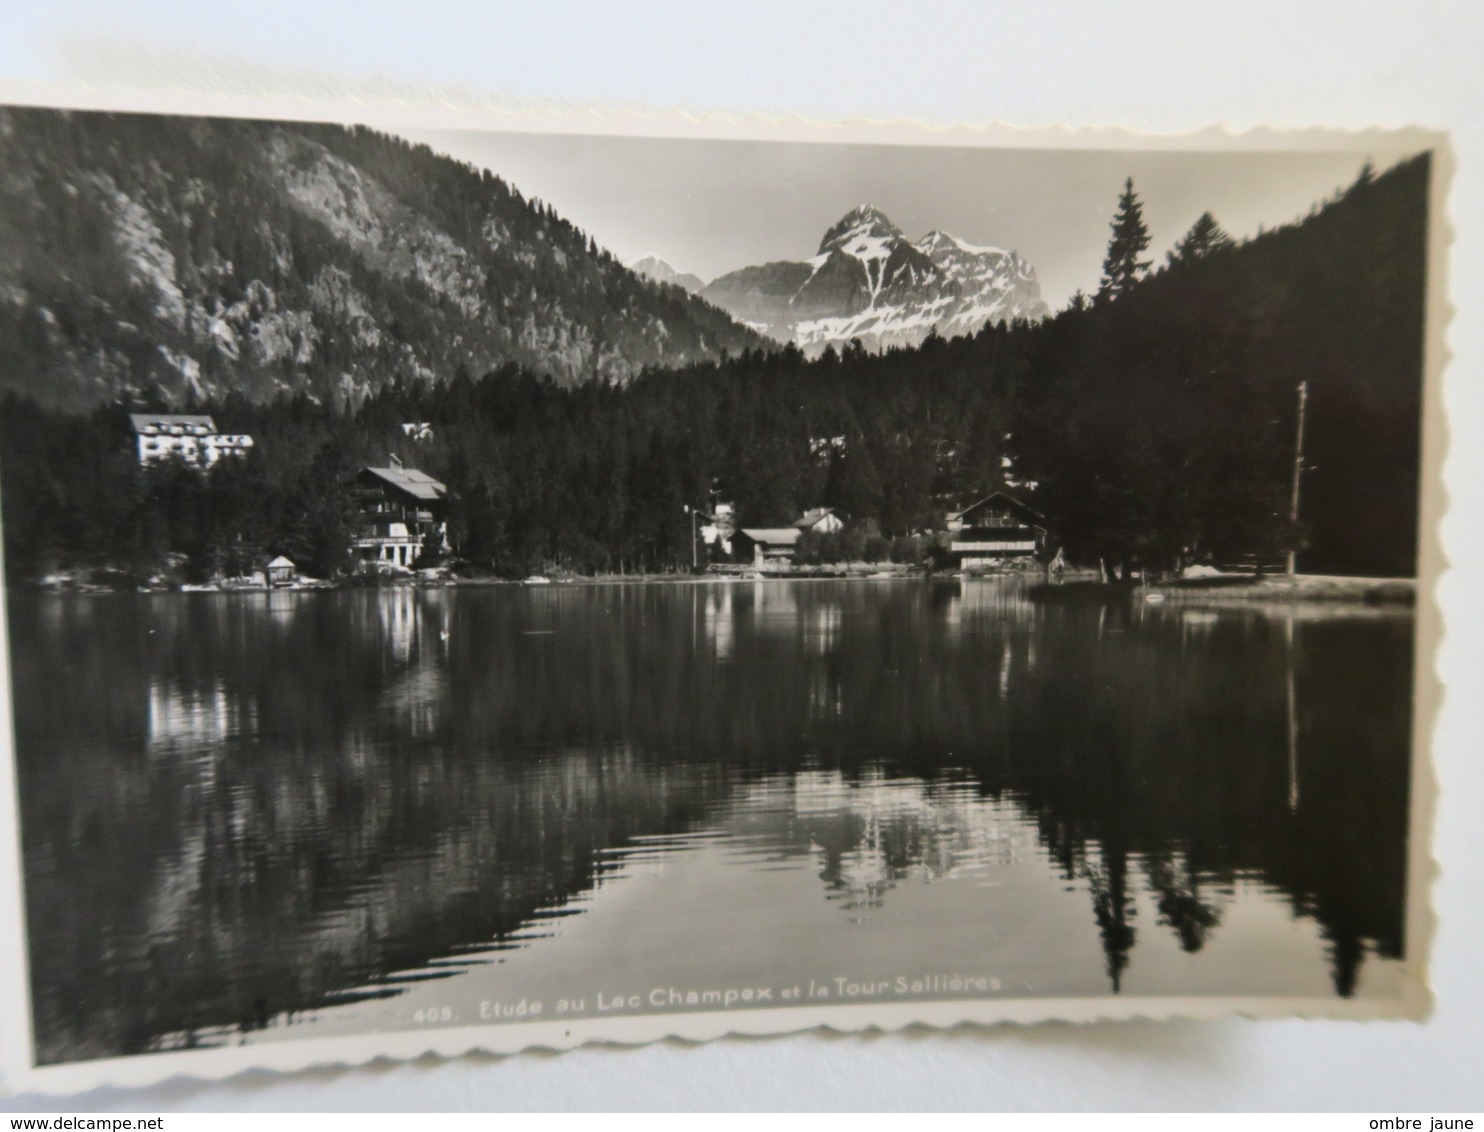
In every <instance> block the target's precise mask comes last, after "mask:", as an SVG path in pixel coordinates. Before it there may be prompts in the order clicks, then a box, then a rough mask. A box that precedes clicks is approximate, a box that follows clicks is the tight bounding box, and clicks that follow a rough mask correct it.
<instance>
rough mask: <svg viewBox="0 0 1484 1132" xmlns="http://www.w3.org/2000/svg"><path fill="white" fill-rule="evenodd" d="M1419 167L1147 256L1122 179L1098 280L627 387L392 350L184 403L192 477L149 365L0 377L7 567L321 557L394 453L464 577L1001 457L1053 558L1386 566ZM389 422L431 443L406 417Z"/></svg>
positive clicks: (974, 473)
mask: <svg viewBox="0 0 1484 1132" xmlns="http://www.w3.org/2000/svg"><path fill="white" fill-rule="evenodd" d="M352 142H354V144H364V145H368V146H371V145H380V144H384V143H381V142H376V141H374V139H366V140H362V141H356V140H355V139H353V138H352V139H350V140H348V141H346V142H345V143H344V144H352ZM1429 175H1430V162H1429V158H1428V157H1427V156H1426V155H1422V156H1419V157H1416V158H1414V159H1412V160H1410V161H1407V162H1405V163H1403V164H1401V165H1399V166H1397V167H1395V168H1393V169H1391V170H1388V171H1386V172H1385V173H1382V174H1380V175H1376V174H1374V173H1373V172H1372V171H1371V170H1370V169H1369V168H1367V169H1366V170H1364V171H1362V173H1361V175H1360V177H1359V179H1358V180H1357V181H1356V182H1355V183H1354V184H1353V185H1352V186H1351V187H1350V188H1349V189H1347V190H1346V191H1345V192H1344V193H1343V194H1341V195H1340V196H1339V197H1338V198H1337V199H1335V200H1333V201H1329V202H1326V203H1325V204H1323V206H1321V207H1316V210H1315V211H1314V212H1313V214H1312V215H1311V216H1310V217H1309V218H1308V219H1306V220H1304V221H1302V222H1300V223H1296V224H1293V225H1290V226H1286V227H1282V228H1279V229H1276V230H1272V231H1268V232H1266V233H1264V234H1262V235H1259V236H1257V237H1255V238H1253V239H1250V240H1247V241H1245V242H1241V243H1237V242H1234V241H1232V240H1231V239H1230V238H1229V237H1227V236H1226V234H1225V233H1224V232H1222V231H1221V229H1220V226H1219V223H1218V222H1217V220H1216V218H1212V217H1210V216H1209V215H1207V216H1204V217H1202V218H1201V220H1200V221H1199V222H1198V223H1197V225H1196V226H1195V228H1193V229H1192V231H1191V233H1190V234H1188V235H1187V237H1185V238H1184V239H1182V240H1181V241H1180V243H1179V244H1178V245H1177V246H1176V248H1174V249H1172V250H1171V251H1170V252H1169V253H1168V256H1167V257H1164V262H1163V264H1162V266H1160V267H1159V268H1158V269H1156V270H1152V271H1151V270H1149V266H1148V265H1149V263H1150V262H1151V261H1152V260H1153V258H1154V257H1153V256H1152V255H1151V256H1149V257H1148V258H1141V256H1143V255H1144V252H1145V249H1146V248H1147V245H1148V237H1147V232H1145V231H1143V221H1142V217H1141V216H1140V214H1139V201H1138V198H1137V186H1135V185H1133V184H1132V183H1130V184H1129V185H1127V186H1126V188H1125V193H1124V196H1123V197H1122V198H1121V199H1120V200H1119V201H1117V202H1116V208H1117V212H1116V216H1115V219H1114V225H1113V236H1112V239H1111V240H1110V246H1109V259H1108V263H1107V265H1106V268H1105V278H1104V287H1103V289H1102V290H1101V291H1100V293H1099V294H1098V295H1096V296H1093V297H1092V298H1084V297H1082V296H1080V295H1079V296H1078V297H1077V298H1076V299H1075V300H1074V302H1073V303H1072V304H1071V305H1070V306H1069V307H1068V308H1067V309H1065V310H1063V311H1061V312H1060V313H1058V314H1057V315H1055V316H1054V317H1052V318H1050V319H1047V320H1044V321H1041V322H1037V323H1034V324H1029V323H1015V324H1010V325H1005V324H1001V325H998V326H986V327H985V328H984V329H983V330H982V331H980V332H979V333H977V334H975V335H973V336H971V337H963V338H955V339H951V340H945V339H942V338H937V337H930V338H929V339H928V340H927V341H926V342H925V343H924V344H923V345H922V346H921V347H919V348H916V349H897V350H889V351H887V352H885V353H882V354H871V353H868V352H866V351H865V350H863V349H859V348H847V349H845V350H844V351H843V352H841V353H836V352H835V351H833V350H830V351H827V352H826V353H825V354H824V356H823V357H821V358H818V359H816V360H809V359H806V358H805V357H804V356H803V354H802V353H800V352H799V351H798V350H796V349H794V348H791V347H788V348H772V349H768V350H764V349H757V348H745V349H743V350H741V351H740V352H738V353H733V354H732V355H731V356H729V357H725V358H723V359H721V360H717V361H706V362H698V363H695V364H690V365H683V366H679V367H672V368H659V367H650V368H647V369H646V370H645V371H644V372H643V373H641V374H640V375H639V376H637V377H635V378H634V379H633V380H632V381H630V382H629V383H627V384H626V385H615V384H609V383H587V384H581V385H576V386H573V385H569V384H563V383H561V382H559V381H556V380H553V379H552V378H551V377H550V376H549V374H546V373H543V372H541V371H540V370H538V369H536V368H534V367H532V366H530V365H520V364H507V365H504V366H501V367H498V368H496V369H494V370H492V371H490V372H489V373H487V374H484V375H482V376H478V377H476V376H472V375H471V374H470V373H469V372H467V371H465V372H453V373H448V374H440V375H438V380H427V379H423V378H418V377H411V376H406V375H403V376H400V377H397V378H395V379H393V380H390V381H388V382H386V383H384V384H383V385H381V386H380V387H379V388H376V389H370V390H368V391H367V392H366V395H365V396H364V398H362V399H359V400H358V401H357V402H356V403H355V404H345V403H333V402H330V401H324V400H321V401H318V402H317V401H315V400H313V399H311V398H310V397H308V396H306V395H304V394H302V393H300V394H297V395H284V396H280V397H278V398H275V399H270V400H261V399H258V400H255V399H252V398H250V397H247V396H244V395H242V394H240V393H234V394H230V395H227V396H224V397H214V396H213V397H204V398H203V397H188V398H186V401H185V402H184V404H187V405H188V406H189V410H190V411H194V412H209V413H211V414H213V415H214V417H215V418H216V421H217V424H218V426H219V427H220V428H222V429H225V430H228V431H231V432H245V433H250V434H251V435H252V436H254V437H255V438H256V440H257V446H256V447H255V448H254V449H253V451H252V454H251V455H250V456H249V457H248V458H246V459H244V460H240V461H231V460H229V461H223V462H222V463H220V464H219V465H218V466H217V467H215V468H214V469H212V471H211V472H210V473H209V474H208V475H204V476H203V475H201V474H199V473H196V472H193V471H191V470H190V469H188V468H185V467H183V466H158V467H151V468H149V469H147V470H144V469H141V468H140V467H138V465H137V463H136V461H135V458H134V454H133V448H132V444H131V437H130V433H129V426H128V420H127V415H126V414H127V412H128V411H129V410H130V409H131V408H133V409H138V408H155V409H165V408H167V407H173V408H177V409H178V408H181V407H183V403H182V401H181V400H180V399H179V398H175V399H173V400H171V399H168V398H167V396H166V395H167V393H168V391H166V390H161V389H156V390H153V391H147V392H145V393H144V394H142V395H136V396H133V397H127V398H120V399H119V400H117V401H115V402H112V403H109V404H106V405H103V406H100V407H97V408H94V409H92V410H89V411H86V412H81V413H79V412H68V411H66V410H64V409H62V408H57V407H48V406H45V405H42V404H40V403H38V402H37V401H36V400H34V399H30V398H27V397H24V396H21V395H18V394H11V395H10V396H9V397H8V398H7V399H6V400H5V402H4V404H3V414H0V490H3V507H4V521H5V529H6V539H5V550H6V556H7V558H6V564H7V569H8V570H9V572H10V574H9V576H10V578H11V580H12V582H13V583H15V582H21V581H25V580H27V579H32V578H35V577H37V576H39V575H42V574H45V573H47V572H50V571H54V570H57V569H63V568H74V567H79V566H90V567H94V568H104V567H106V568H109V569H112V570H116V571H119V572H121V573H122V574H123V575H125V576H129V577H137V578H143V577H146V576H149V575H150V574H152V573H155V572H157V571H159V570H160V568H161V563H162V562H163V561H165V558H166V556H167V555H169V554H173V555H175V556H176V560H177V561H178V562H180V563H183V567H182V569H183V570H184V572H185V573H186V574H188V575H190V576H193V577H206V576H209V575H211V574H212V573H215V572H217V571H226V572H229V573H230V572H233V571H235V570H238V569H242V568H243V567H244V566H247V565H249V564H250V563H251V562H252V561H259V560H260V559H261V556H263V555H269V554H277V553H285V554H288V555H289V556H290V557H291V558H293V559H295V561H296V562H298V563H299V564H300V566H301V568H304V569H306V570H307V571H309V572H312V573H317V574H320V575H323V576H330V575H333V574H335V573H336V572H338V571H341V570H344V569H345V568H346V567H347V566H348V539H349V532H350V529H351V527H352V526H353V525H354V518H355V514H354V506H353V501H352V498H351V495H350V479H351V477H352V476H353V474H354V472H355V470H356V469H357V468H358V467H360V466H362V465H365V464H378V465H380V464H385V463H386V462H387V461H388V458H389V457H390V456H391V455H396V456H397V457H398V458H400V459H401V460H402V461H403V462H404V463H405V464H406V465H408V466H414V467H419V468H422V469H423V470H425V471H427V472H429V473H431V474H433V475H435V476H436V477H438V478H439V479H441V480H443V481H444V482H445V483H446V484H447V485H448V487H449V489H450V494H451V513H450V533H451V536H452V539H453V542H454V544H455V548H456V551H455V553H456V556H457V558H458V559H459V560H460V561H461V562H463V563H465V564H466V566H465V568H467V569H472V570H485V571H496V572H504V573H512V574H521V573H525V572H529V571H531V570H536V569H546V568H551V567H553V566H562V567H567V568H570V569H575V570H581V571H598V570H617V569H620V568H622V569H625V570H633V569H648V570H656V569H667V568H676V569H678V568H683V567H687V566H688V565H689V562H690V555H691V525H690V519H689V517H688V516H687V514H686V511H685V508H686V507H687V506H691V507H699V508H702V509H705V508H707V507H708V506H709V505H710V504H711V503H713V502H714V501H716V500H718V499H720V500H726V501H730V502H733V503H735V505H736V508H737V514H738V518H739V520H740V521H741V522H742V523H743V524H744V525H779V524H783V523H787V522H790V521H792V520H793V519H794V518H796V517H797V515H798V513H799V512H800V510H802V509H803V508H807V507H814V506H832V507H837V508H840V509H841V510H842V511H843V512H844V513H845V514H847V515H848V516H849V518H850V521H851V526H852V528H853V529H855V530H856V531H858V532H863V533H868V534H869V535H870V536H872V537H875V536H880V540H881V542H880V544H879V545H880V546H890V545H891V543H890V542H889V541H887V540H891V539H898V540H900V539H905V538H907V537H910V536H920V535H921V534H922V533H923V532H931V531H932V530H934V529H936V528H941V526H942V525H943V517H944V512H945V510H947V509H950V508H952V507H953V506H955V505H963V504H964V503H967V502H970V501H972V500H973V499H974V498H976V497H978V496H980V495H983V494H985V493H987V492H988V491H990V490H993V489H995V488H996V487H999V486H1001V485H1002V484H1004V483H1005V482H1006V480H1007V477H1008V478H1009V480H1010V481H1012V482H1013V483H1015V484H1021V485H1024V484H1030V483H1034V484H1035V485H1036V487H1035V488H1034V489H1033V490H1032V489H1030V488H1028V487H1021V488H1020V489H1019V490H1021V491H1022V492H1023V493H1024V494H1025V497H1026V498H1027V499H1028V500H1029V501H1030V502H1031V503H1032V504H1033V506H1035V507H1036V508H1037V509H1038V510H1039V511H1041V512H1042V513H1043V514H1045V515H1046V517H1047V523H1048V526H1049V527H1050V528H1051V529H1052V530H1053V532H1055V534H1056V536H1057V538H1058V539H1059V540H1060V541H1061V543H1062V544H1063V545H1064V547H1065V552H1066V554H1067V556H1068V557H1069V558H1070V559H1071V560H1073V561H1076V562H1081V563H1085V564H1093V563H1097V562H1099V561H1101V562H1102V563H1103V564H1104V565H1105V566H1106V567H1107V568H1108V569H1109V570H1110V571H1111V572H1113V573H1115V574H1124V573H1127V572H1129V571H1132V570H1134V569H1144V570H1153V571H1166V570H1171V569H1174V568H1177V567H1178V566H1180V565H1182V564H1186V563H1190V562H1197V561H1207V560H1222V559H1224V558H1230V557H1232V556H1237V555H1243V554H1273V553H1280V552H1282V551H1285V550H1287V549H1289V548H1290V547H1298V548H1300V549H1301V554H1300V560H1299V561H1300V567H1301V569H1304V570H1306V571H1311V572H1336V573H1357V574H1376V575H1406V574H1410V573H1412V572H1413V571H1415V568H1416V542H1417V532H1416V527H1417V496H1418V461H1419V434H1420V407H1421V387H1422V369H1423V363H1422V346H1423V320H1424V307H1425V303H1424V280H1425V275H1426V249H1427V206H1428V197H1429V191H1428V183H1429ZM408 191H411V190H410V189H409V190H408ZM428 191H432V190H428ZM1109 204H1110V215H1112V214H1113V211H1114V206H1115V202H1114V201H1113V200H1110V202H1109ZM1141 243H1142V245H1143V246H1140V245H1141ZM10 333H11V328H7V330H6V334H7V335H9V334H10ZM1301 382H1303V383H1307V390H1308V398H1309V399H1308V414H1307V441H1306V460H1305V472H1304V480H1303V507H1302V512H1301V517H1300V521H1299V523H1298V524H1294V523H1292V522H1290V520H1289V504H1290V492H1291V479H1292V474H1293V466H1294V440H1295V432H1296V419H1295V418H1296V412H1297V404H1298V396H1297V393H1298V387H1299V385H1300V383H1301ZM410 421H415V422H427V423H428V424H429V425H430V426H431V433H432V435H431V439H427V440H422V441H418V440H414V439H411V438H409V437H407V436H406V435H404V433H403V430H402V427H401V426H402V424H403V423H404V422H410ZM920 541H921V540H920ZM900 545H901V544H900V543H898V546H900ZM878 549H879V547H878Z"/></svg>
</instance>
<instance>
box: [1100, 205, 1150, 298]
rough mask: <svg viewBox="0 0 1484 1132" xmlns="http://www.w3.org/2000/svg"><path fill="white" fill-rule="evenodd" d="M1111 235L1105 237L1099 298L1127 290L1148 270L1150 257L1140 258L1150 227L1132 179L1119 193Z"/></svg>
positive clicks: (1120, 293) (1146, 245) (1121, 293)
mask: <svg viewBox="0 0 1484 1132" xmlns="http://www.w3.org/2000/svg"><path fill="white" fill-rule="evenodd" d="M1109 227H1110V228H1111V229H1112V230H1113V238H1112V239H1111V240H1109V241H1108V255H1107V257H1106V258H1105V259H1104V260H1103V278H1102V282H1100V283H1099V284H1098V298H1100V299H1116V298H1118V297H1119V296H1121V295H1124V294H1126V293H1127V292H1128V290H1129V288H1131V287H1132V286H1133V285H1134V284H1135V283H1136V282H1138V280H1139V279H1140V278H1141V277H1142V276H1143V275H1144V273H1145V272H1147V271H1148V270H1149V268H1150V266H1151V261H1150V260H1147V259H1140V258H1139V257H1140V256H1141V255H1143V254H1144V252H1146V251H1148V250H1149V228H1148V226H1147V225H1146V224H1145V223H1144V205H1143V203H1142V202H1141V201H1140V200H1139V197H1138V194H1137V193H1135V192H1134V179H1133V178H1132V177H1130V178H1128V179H1127V180H1125V181H1124V182H1123V192H1122V193H1121V194H1120V195H1119V197H1118V212H1117V213H1115V214H1114V216H1113V223H1112V224H1111V225H1109Z"/></svg>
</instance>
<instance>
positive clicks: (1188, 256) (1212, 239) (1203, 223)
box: [1169, 212, 1236, 263]
mask: <svg viewBox="0 0 1484 1132" xmlns="http://www.w3.org/2000/svg"><path fill="white" fill-rule="evenodd" d="M1235 243H1236V241H1235V240H1233V239H1232V238H1231V236H1230V235H1228V234H1227V231H1226V229H1225V228H1223V227H1222V226H1221V225H1220V224H1218V223H1216V217H1214V216H1212V215H1211V214H1210V213H1209V212H1203V213H1201V215H1200V219H1198V220H1197V221H1196V222H1195V223H1194V224H1192V225H1191V226H1190V231H1189V232H1187V233H1185V235H1184V236H1182V237H1180V240H1179V242H1178V243H1176V244H1175V250H1174V251H1172V252H1170V255H1169V260H1170V262H1171V263H1184V262H1186V261H1188V260H1193V259H1200V258H1202V257H1203V256H1208V255H1210V254H1211V253H1212V252H1214V251H1220V250H1221V249H1223V248H1230V247H1232V246H1234V245H1235Z"/></svg>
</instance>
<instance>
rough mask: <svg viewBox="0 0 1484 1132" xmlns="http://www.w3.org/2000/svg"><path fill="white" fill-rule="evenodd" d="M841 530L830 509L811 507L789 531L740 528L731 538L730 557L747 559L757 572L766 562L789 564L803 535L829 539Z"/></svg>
mask: <svg viewBox="0 0 1484 1132" xmlns="http://www.w3.org/2000/svg"><path fill="white" fill-rule="evenodd" d="M844 529H845V520H844V519H842V518H841V517H840V515H839V513H838V512H837V511H836V510H835V509H834V508H833V507H815V508H812V509H810V510H808V511H805V512H804V513H803V514H802V515H801V516H799V518H797V519H795V520H794V523H793V525H792V526H790V527H744V528H743V529H742V530H740V531H738V532H737V533H736V534H735V535H733V536H732V557H733V558H736V559H738V560H741V561H745V560H747V559H749V558H750V559H752V564H753V566H754V567H756V568H758V569H762V567H763V565H764V564H765V563H768V562H773V563H779V562H792V561H793V559H794V555H795V554H796V553H797V552H798V549H799V540H800V539H801V538H803V537H804V536H805V535H806V534H818V535H832V534H837V533H839V532H840V531H842V530H844Z"/></svg>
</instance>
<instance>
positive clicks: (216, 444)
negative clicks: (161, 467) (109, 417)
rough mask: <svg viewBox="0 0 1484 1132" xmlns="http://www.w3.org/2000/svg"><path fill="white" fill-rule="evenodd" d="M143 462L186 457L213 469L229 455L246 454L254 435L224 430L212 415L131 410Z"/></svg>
mask: <svg viewBox="0 0 1484 1132" xmlns="http://www.w3.org/2000/svg"><path fill="white" fill-rule="evenodd" d="M129 423H130V424H131V425H132V426H133V428H134V438H135V448H136V451H137V453H138V455H139V463H140V464H141V465H149V464H153V463H155V462H157V461H160V460H171V459H178V460H183V461H185V463H187V464H189V465H190V466H191V467H193V468H202V469H205V468H210V467H211V466H212V465H213V464H215V463H216V462H217V461H218V460H222V459H225V458H227V457H229V456H231V457H236V456H246V455H247V453H248V451H249V449H251V448H252V446H253V441H252V437H250V436H247V435H245V434H242V433H222V432H218V431H217V429H216V422H215V421H213V420H212V419H211V418H210V417H208V416H204V415H201V414H196V413H130V414H129Z"/></svg>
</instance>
